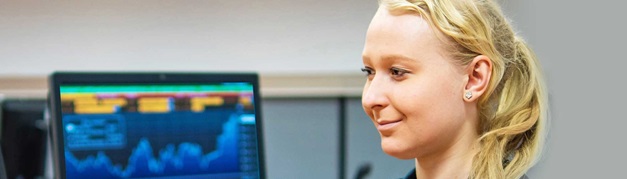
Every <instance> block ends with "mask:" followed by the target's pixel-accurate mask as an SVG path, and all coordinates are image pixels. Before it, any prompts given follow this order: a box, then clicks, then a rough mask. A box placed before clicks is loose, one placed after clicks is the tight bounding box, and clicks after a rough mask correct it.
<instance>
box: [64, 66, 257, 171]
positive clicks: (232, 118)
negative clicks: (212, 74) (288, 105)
mask: <svg viewBox="0 0 627 179" xmlns="http://www.w3.org/2000/svg"><path fill="white" fill-rule="evenodd" d="M208 79H210V78H208ZM254 83H255V82H250V81H221V82H212V81H210V80H209V81H207V82H198V81H196V82H185V81H184V80H183V81H179V82H174V81H171V82H170V83H168V82H158V83H157V82H154V81H152V82H150V81H146V82H143V83H142V82H136V83H133V82H131V83H128V82H127V83H109V84H107V83H94V84H85V83H66V84H59V85H58V94H59V96H58V97H59V98H58V99H59V102H57V104H58V107H57V108H60V115H58V116H59V117H60V119H61V120H59V121H58V122H56V124H57V126H56V128H57V129H59V130H58V131H57V136H59V137H60V136H62V140H59V142H60V141H63V142H62V143H60V144H59V145H62V151H59V152H60V153H59V156H62V157H61V158H62V159H61V158H59V160H63V162H59V164H60V165H63V167H62V168H63V170H64V171H63V173H64V175H65V178H92V177H97V178H156V177H158V178H186V177H187V178H263V177H261V176H262V174H263V172H262V171H260V170H262V169H263V168H262V167H260V165H261V163H262V161H260V159H261V154H260V151H261V148H260V147H259V146H260V141H259V139H260V138H259V137H258V134H259V131H258V129H259V128H258V126H257V123H258V122H259V120H258V119H257V118H258V116H257V115H256V112H257V111H256V104H258V103H255V100H257V99H256V98H255V95H257V94H255V91H257V90H255V89H254V88H255V87H256V86H257V85H256V84H254Z"/></svg>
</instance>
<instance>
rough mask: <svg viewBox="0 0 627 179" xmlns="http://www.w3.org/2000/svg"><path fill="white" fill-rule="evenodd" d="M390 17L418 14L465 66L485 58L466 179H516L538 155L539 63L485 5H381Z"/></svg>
mask: <svg viewBox="0 0 627 179" xmlns="http://www.w3.org/2000/svg"><path fill="white" fill-rule="evenodd" d="M380 4H381V5H383V6H386V7H387V8H388V9H389V10H390V12H394V13H418V14H420V15H421V16H422V18H423V19H425V20H426V21H428V22H429V23H430V24H431V26H432V27H436V28H437V29H439V30H440V31H441V32H442V33H443V34H444V35H445V36H446V39H447V41H450V42H455V44H454V48H452V49H451V50H452V54H453V56H454V58H455V59H458V60H460V62H461V64H463V65H466V64H468V63H470V62H471V61H472V59H473V58H474V57H476V56H477V55H485V56H487V57H489V58H490V59H491V61H492V63H493V67H492V77H491V79H490V82H489V84H488V88H487V90H486V92H485V93H484V94H483V95H482V96H481V97H480V98H479V102H478V109H479V113H480V115H479V121H480V127H481V128H480V129H479V130H480V135H481V136H480V138H479V141H478V143H479V145H480V149H481V150H479V152H478V153H477V154H476V155H475V156H474V158H473V163H472V169H471V174H470V177H471V178H520V177H522V176H523V175H524V174H525V172H527V170H529V168H531V166H533V165H534V164H535V163H536V162H537V160H538V159H539V156H540V154H541V152H542V148H543V144H544V140H545V134H546V129H545V127H546V125H547V120H548V115H547V112H548V111H547V110H548V98H547V90H546V86H545V84H544V79H543V76H542V73H541V69H540V64H539V62H538V60H537V58H536V56H535V54H534V53H533V51H532V50H531V49H530V48H529V47H528V46H527V44H526V43H525V42H524V41H523V40H522V39H521V38H520V37H518V36H517V35H516V34H515V33H514V31H513V30H512V27H511V26H510V24H509V22H508V21H507V20H506V19H505V17H504V16H503V13H502V12H501V9H500V7H499V6H498V5H497V4H496V3H495V2H492V1H490V0H381V2H380Z"/></svg>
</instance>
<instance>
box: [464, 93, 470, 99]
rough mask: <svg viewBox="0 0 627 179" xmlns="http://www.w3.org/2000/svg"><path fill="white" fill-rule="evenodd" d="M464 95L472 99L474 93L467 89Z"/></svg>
mask: <svg viewBox="0 0 627 179" xmlns="http://www.w3.org/2000/svg"><path fill="white" fill-rule="evenodd" d="M464 97H466V99H470V98H472V93H471V92H470V91H466V94H465V95H464Z"/></svg>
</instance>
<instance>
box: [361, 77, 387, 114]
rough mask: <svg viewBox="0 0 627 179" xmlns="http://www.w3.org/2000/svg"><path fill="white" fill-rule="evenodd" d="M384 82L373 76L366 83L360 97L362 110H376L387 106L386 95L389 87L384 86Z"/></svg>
mask: <svg viewBox="0 0 627 179" xmlns="http://www.w3.org/2000/svg"><path fill="white" fill-rule="evenodd" d="M384 80H385V79H383V78H378V77H376V76H375V78H373V79H372V80H371V81H369V82H366V85H364V91H363V93H362V97H361V103H362V105H363V107H364V110H377V108H384V107H386V106H387V105H388V104H389V100H388V96H387V94H388V92H389V88H390V86H389V85H386V84H385V81H384Z"/></svg>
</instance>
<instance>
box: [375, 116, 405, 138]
mask: <svg viewBox="0 0 627 179" xmlns="http://www.w3.org/2000/svg"><path fill="white" fill-rule="evenodd" d="M401 121H402V120H401V119H399V120H382V121H377V124H378V125H377V130H379V132H381V133H382V134H383V133H384V132H391V131H392V129H393V128H394V127H395V126H397V125H398V124H399V123H400V122H401Z"/></svg>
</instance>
